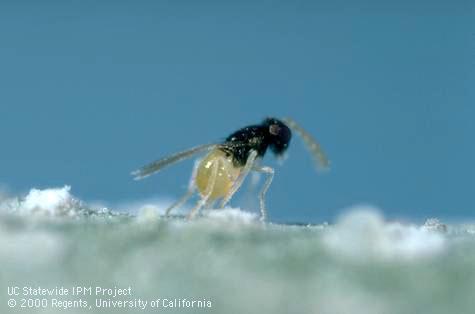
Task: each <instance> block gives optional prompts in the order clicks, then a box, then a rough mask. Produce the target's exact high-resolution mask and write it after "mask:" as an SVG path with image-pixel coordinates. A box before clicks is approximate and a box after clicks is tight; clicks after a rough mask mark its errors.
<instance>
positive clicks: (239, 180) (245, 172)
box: [219, 150, 257, 208]
mask: <svg viewBox="0 0 475 314" xmlns="http://www.w3.org/2000/svg"><path fill="white" fill-rule="evenodd" d="M256 158H257V151H255V150H253V151H251V153H250V154H249V157H247V161H246V164H245V165H244V168H243V169H242V171H241V174H240V175H239V177H238V178H237V179H236V182H234V184H233V187H232V188H231V189H230V190H229V191H228V193H227V194H226V196H225V197H224V198H223V200H222V201H221V203H220V206H219V208H224V206H226V204H227V203H229V201H230V200H231V198H232V197H233V195H234V194H235V193H236V192H237V190H239V188H240V187H241V185H242V183H243V182H244V180H245V179H246V177H247V175H248V174H249V172H250V171H251V169H252V167H253V166H254V162H255V161H256Z"/></svg>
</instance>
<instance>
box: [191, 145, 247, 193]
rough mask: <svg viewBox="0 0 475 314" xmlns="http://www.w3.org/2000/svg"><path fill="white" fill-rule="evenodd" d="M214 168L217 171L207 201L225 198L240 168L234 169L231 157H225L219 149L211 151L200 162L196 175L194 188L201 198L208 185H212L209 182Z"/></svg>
mask: <svg viewBox="0 0 475 314" xmlns="http://www.w3.org/2000/svg"><path fill="white" fill-rule="evenodd" d="M215 167H217V170H216V175H215V181H214V184H213V185H212V189H211V190H210V191H209V192H211V194H210V196H209V200H215V199H218V198H222V197H224V196H226V194H227V193H228V192H229V190H230V189H231V187H232V186H233V184H234V182H235V180H236V179H237V177H238V176H239V173H240V172H241V170H240V168H236V167H234V165H233V160H232V157H231V156H226V153H225V152H223V151H222V150H220V149H219V148H217V149H214V150H212V151H211V152H210V153H209V154H208V155H206V157H205V158H203V160H201V161H200V164H199V166H198V172H197V173H196V179H195V180H196V181H195V182H196V187H197V188H198V191H199V192H200V194H201V195H202V196H203V197H205V196H206V189H207V188H208V187H209V184H212V182H210V181H211V179H212V177H213V169H214V168H215Z"/></svg>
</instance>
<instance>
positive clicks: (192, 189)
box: [165, 160, 200, 217]
mask: <svg viewBox="0 0 475 314" xmlns="http://www.w3.org/2000/svg"><path fill="white" fill-rule="evenodd" d="M199 164H200V162H199V160H197V161H195V165H194V166H193V172H192V173H191V178H190V182H189V183H188V190H187V191H186V193H185V195H183V196H182V197H181V198H180V199H179V200H178V201H176V202H175V203H173V204H172V205H171V206H170V207H168V208H167V210H166V212H165V217H169V216H170V212H171V211H172V210H173V209H174V208H177V207H181V206H182V205H183V204H185V203H186V202H187V201H188V200H189V199H190V197H192V196H193V193H195V189H196V184H195V180H196V174H197V173H198V166H199Z"/></svg>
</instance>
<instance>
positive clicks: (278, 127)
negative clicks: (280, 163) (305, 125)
mask: <svg viewBox="0 0 475 314" xmlns="http://www.w3.org/2000/svg"><path fill="white" fill-rule="evenodd" d="M262 126H263V127H265V128H266V129H267V132H268V139H269V147H270V149H271V150H272V152H273V153H274V154H276V155H282V154H283V153H284V152H285V151H286V150H287V147H289V143H290V139H291V138H292V132H291V131H290V129H289V127H288V126H287V125H285V123H284V122H282V121H280V120H278V119H274V118H267V119H265V120H264V122H263V123H262Z"/></svg>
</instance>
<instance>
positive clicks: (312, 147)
mask: <svg viewBox="0 0 475 314" xmlns="http://www.w3.org/2000/svg"><path fill="white" fill-rule="evenodd" d="M282 120H283V121H284V122H285V124H287V126H288V127H289V128H290V129H292V130H293V131H295V133H297V134H298V135H300V137H301V138H302V140H303V142H304V143H305V146H306V147H307V149H308V150H309V152H310V154H311V155H312V157H313V159H314V160H315V162H316V164H317V169H318V170H326V169H329V168H330V161H329V160H328V158H327V156H326V154H325V152H324V151H323V150H322V147H321V146H320V144H319V143H318V142H317V140H316V139H314V138H313V137H312V136H311V135H310V133H308V132H307V131H305V130H304V129H303V128H302V127H301V126H300V125H298V124H297V122H295V121H294V120H293V119H291V118H284V119H282Z"/></svg>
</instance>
